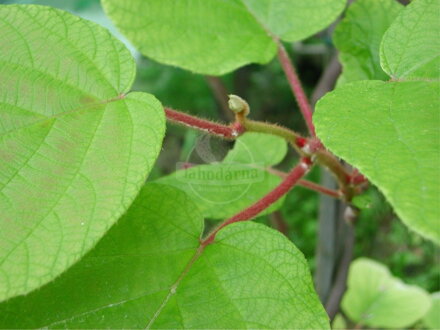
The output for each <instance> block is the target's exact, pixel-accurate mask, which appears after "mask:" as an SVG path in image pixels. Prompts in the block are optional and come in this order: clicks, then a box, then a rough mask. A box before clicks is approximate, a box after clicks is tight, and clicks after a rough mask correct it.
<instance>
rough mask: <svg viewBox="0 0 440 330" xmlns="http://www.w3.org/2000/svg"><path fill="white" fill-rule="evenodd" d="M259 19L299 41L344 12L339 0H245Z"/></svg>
mask: <svg viewBox="0 0 440 330" xmlns="http://www.w3.org/2000/svg"><path fill="white" fill-rule="evenodd" d="M242 2H243V3H244V4H245V5H246V7H247V8H248V9H249V11H250V12H251V14H252V15H254V16H255V18H256V20H257V21H258V22H260V23H261V24H262V25H263V26H264V27H265V28H266V29H267V30H268V31H270V32H271V33H272V34H274V35H276V36H278V37H279V38H280V39H282V40H284V41H289V42H292V41H297V40H302V39H305V38H307V37H310V36H311V35H312V34H314V33H316V32H318V31H320V30H323V29H324V28H326V27H327V26H329V25H330V24H331V23H332V22H333V21H334V20H335V19H336V18H337V17H338V15H339V14H340V13H341V12H342V10H343V9H344V7H345V1H340V0H331V1H329V0H296V1H291V0H242Z"/></svg>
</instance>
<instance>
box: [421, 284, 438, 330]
mask: <svg viewBox="0 0 440 330" xmlns="http://www.w3.org/2000/svg"><path fill="white" fill-rule="evenodd" d="M431 301H432V306H431V308H430V309H429V311H428V313H426V315H425V317H424V318H423V323H424V324H425V325H426V326H427V327H428V328H429V329H440V292H434V293H433V294H431Z"/></svg>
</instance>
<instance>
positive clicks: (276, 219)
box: [269, 211, 289, 237]
mask: <svg viewBox="0 0 440 330" xmlns="http://www.w3.org/2000/svg"><path fill="white" fill-rule="evenodd" d="M269 219H270V222H271V224H272V226H273V227H274V228H275V229H276V230H278V231H279V232H280V233H281V234H283V235H284V236H286V237H289V225H288V224H287V222H286V220H285V219H284V217H283V215H282V214H281V212H280V211H275V212H273V213H271V214H269Z"/></svg>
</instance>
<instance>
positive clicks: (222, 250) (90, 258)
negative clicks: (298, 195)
mask: <svg viewBox="0 0 440 330" xmlns="http://www.w3.org/2000/svg"><path fill="white" fill-rule="evenodd" d="M202 232H203V219H202V216H201V215H200V213H199V212H198V211H197V208H196V206H195V205H194V204H193V203H192V202H191V200H190V199H189V198H188V197H187V196H186V195H185V194H184V193H183V192H181V191H179V190H177V189H175V188H172V187H169V186H165V185H158V184H147V185H146V186H145V188H144V189H143V190H142V191H141V193H140V194H139V197H138V198H137V199H136V201H135V202H134V203H133V205H132V207H131V208H130V209H129V210H128V212H127V213H126V215H125V216H124V217H123V218H121V220H120V221H119V222H118V223H117V225H116V226H114V227H113V228H112V229H111V230H110V231H109V233H108V234H107V235H106V236H104V238H103V239H102V240H101V241H100V242H99V243H98V245H97V246H96V247H95V249H94V250H92V251H91V253H89V254H88V255H87V256H86V257H85V258H83V259H82V260H81V261H80V262H79V263H78V264H76V265H75V266H73V267H72V268H71V269H70V270H68V271H67V272H66V273H64V274H63V275H61V276H60V277H59V278H58V279H56V280H55V281H54V282H52V283H50V284H48V285H47V286H45V287H43V288H41V289H40V290H38V291H36V292H33V293H31V294H29V295H28V296H25V297H17V298H14V299H12V300H10V301H8V302H5V303H3V304H0V327H2V328H28V327H32V328H35V327H38V328H42V327H48V328H55V327H58V328H59V327H65V328H89V329H90V328H117V329H127V328H128V329H131V328H145V327H147V328H166V329H176V328H185V329H192V328H198V329H212V328H228V329H231V328H240V329H242V328H276V329H286V328H295V329H312V328H313V329H322V328H328V319H327V315H326V313H325V311H324V309H323V308H322V306H321V304H320V302H319V300H318V298H317V295H316V293H315V292H314V290H313V285H312V281H311V276H310V273H309V270H308V267H307V262H306V260H305V259H304V257H303V256H302V254H301V252H300V251H299V250H298V249H296V247H295V246H294V245H293V244H292V243H291V242H290V241H288V240H287V239H286V238H285V237H283V236H282V235H281V234H280V233H278V232H276V231H274V230H272V229H270V228H267V227H265V226H263V225H260V224H255V223H238V224H234V225H231V226H229V227H227V228H225V229H224V230H222V231H220V232H219V234H218V236H217V238H216V241H215V242H214V243H213V244H211V245H208V246H207V247H206V249H205V250H201V249H199V245H200V242H199V238H200V236H201V234H202ZM66 296H68V297H69V298H68V299H65V298H66Z"/></svg>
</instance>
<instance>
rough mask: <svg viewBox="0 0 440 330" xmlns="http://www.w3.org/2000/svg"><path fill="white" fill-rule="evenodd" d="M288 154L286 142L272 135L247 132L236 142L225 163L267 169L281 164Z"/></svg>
mask: <svg viewBox="0 0 440 330" xmlns="http://www.w3.org/2000/svg"><path fill="white" fill-rule="evenodd" d="M286 154H287V142H286V140H284V139H282V138H280V137H278V136H274V135H270V134H262V133H254V132H246V133H244V134H243V135H242V136H240V137H239V138H238V139H237V140H236V142H235V145H234V148H233V149H232V150H231V151H230V152H228V154H227V155H226V157H225V159H224V160H223V162H225V163H241V164H255V165H258V166H259V167H267V166H271V165H276V164H278V163H279V162H281V161H282V160H283V158H284V157H285V156H286Z"/></svg>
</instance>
